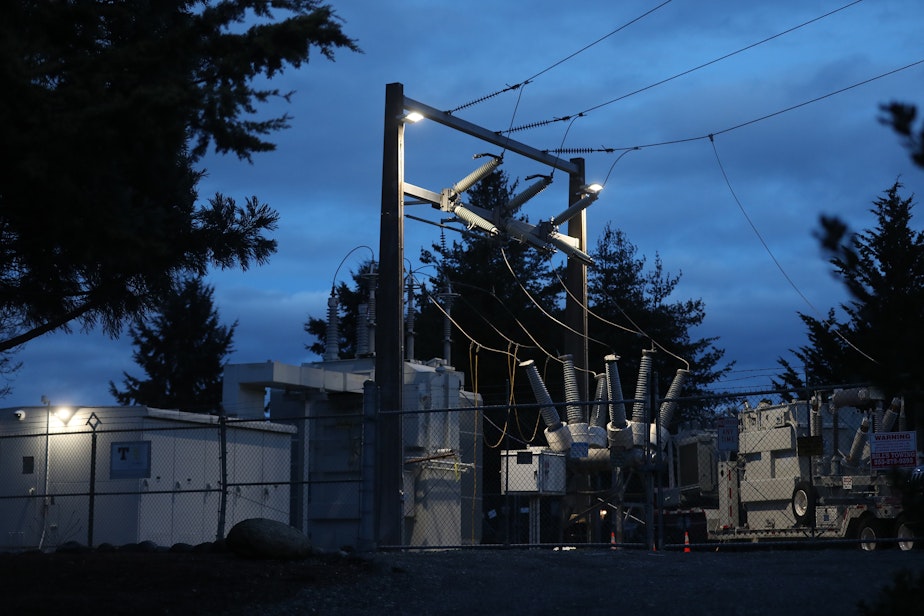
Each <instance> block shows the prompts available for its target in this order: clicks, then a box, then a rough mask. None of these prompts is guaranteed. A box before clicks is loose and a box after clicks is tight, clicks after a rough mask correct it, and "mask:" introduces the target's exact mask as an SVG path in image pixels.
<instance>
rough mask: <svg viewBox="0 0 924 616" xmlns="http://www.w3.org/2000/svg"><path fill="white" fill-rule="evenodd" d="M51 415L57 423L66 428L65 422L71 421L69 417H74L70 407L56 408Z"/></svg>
mask: <svg viewBox="0 0 924 616" xmlns="http://www.w3.org/2000/svg"><path fill="white" fill-rule="evenodd" d="M53 414H54V416H55V418H56V419H57V420H58V421H60V422H61V423H62V424H64V425H65V426H66V425H67V422H69V421H70V420H71V417H73V416H74V409H72V408H70V407H66V406H62V407H58V408H56V409H55V410H54V413H53Z"/></svg>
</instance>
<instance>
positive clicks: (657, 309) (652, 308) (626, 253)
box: [587, 224, 734, 420]
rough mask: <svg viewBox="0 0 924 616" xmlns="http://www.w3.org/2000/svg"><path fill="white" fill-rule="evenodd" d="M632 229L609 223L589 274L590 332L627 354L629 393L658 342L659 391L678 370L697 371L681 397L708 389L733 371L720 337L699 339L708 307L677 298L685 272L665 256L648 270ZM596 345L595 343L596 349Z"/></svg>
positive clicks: (624, 367) (696, 411)
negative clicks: (672, 269)
mask: <svg viewBox="0 0 924 616" xmlns="http://www.w3.org/2000/svg"><path fill="white" fill-rule="evenodd" d="M637 252H638V249H637V247H636V246H635V245H633V244H632V243H631V242H630V241H629V240H628V238H627V237H626V235H625V233H623V232H622V231H621V230H618V229H614V228H613V226H612V225H611V224H607V225H606V226H605V227H604V229H603V232H602V233H601V235H600V237H599V239H598V240H597V244H596V248H595V250H594V251H593V253H592V256H593V258H594V262H595V265H594V267H592V268H590V269H589V271H588V276H587V294H588V302H589V304H590V315H591V316H590V317H589V320H588V330H589V336H590V338H591V340H592V342H593V343H594V346H595V348H596V349H598V351H599V355H600V356H601V357H602V356H603V355H605V354H607V353H615V354H616V355H619V356H620V361H619V370H620V376H621V382H622V385H623V392H622V395H623V397H624V398H625V399H631V398H634V397H635V388H634V383H635V381H636V379H637V375H638V369H639V364H640V361H641V355H642V350H643V349H651V348H654V349H655V350H656V351H657V353H656V354H655V356H654V358H653V363H652V370H653V371H654V372H657V374H658V377H659V382H658V383H657V392H658V394H659V395H664V394H666V393H667V390H668V388H669V386H670V383H671V381H672V380H673V378H674V374H675V372H676V370H677V369H678V368H684V369H687V368H688V369H689V370H690V375H689V378H688V380H687V383H686V385H685V387H684V390H683V391H682V392H681V395H684V396H693V395H696V394H702V393H706V386H707V385H709V384H711V383H714V382H716V381H718V380H719V379H720V378H721V377H722V376H723V375H724V374H726V373H727V372H728V371H729V370H731V368H732V366H733V365H734V364H733V363H729V364H726V365H724V366H722V365H720V363H721V361H722V358H723V357H724V355H725V351H724V350H723V349H719V348H717V347H716V346H715V342H716V340H717V338H694V337H693V335H692V330H693V329H694V328H696V327H697V326H699V325H700V324H702V322H703V319H704V318H705V316H706V307H705V304H704V303H703V301H702V300H701V299H697V300H673V301H672V300H671V297H672V296H673V295H674V292H675V290H676V288H677V285H678V284H679V282H680V278H681V276H680V274H677V275H671V274H669V273H667V272H665V271H664V266H663V264H662V262H661V259H660V257H659V256H657V255H656V256H655V261H654V266H653V268H652V269H651V270H650V271H647V272H646V269H645V265H646V260H645V258H644V257H638V256H637ZM592 348H593V347H592ZM710 408H711V406H710V405H708V404H707V405H700V406H698V407H697V408H692V407H689V406H688V405H687V406H682V407H681V408H680V412H679V413H678V415H676V416H675V419H676V420H685V419H696V418H700V417H703V416H705V415H707V414H708V412H709V410H710Z"/></svg>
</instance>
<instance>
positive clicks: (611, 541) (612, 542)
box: [610, 532, 619, 550]
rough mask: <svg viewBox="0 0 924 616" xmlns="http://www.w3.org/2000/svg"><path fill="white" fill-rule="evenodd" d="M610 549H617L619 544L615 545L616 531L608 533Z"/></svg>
mask: <svg viewBox="0 0 924 616" xmlns="http://www.w3.org/2000/svg"><path fill="white" fill-rule="evenodd" d="M610 549H611V550H618V549H619V546H617V545H616V533H614V532H611V533H610Z"/></svg>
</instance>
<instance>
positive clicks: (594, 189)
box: [578, 182, 603, 195]
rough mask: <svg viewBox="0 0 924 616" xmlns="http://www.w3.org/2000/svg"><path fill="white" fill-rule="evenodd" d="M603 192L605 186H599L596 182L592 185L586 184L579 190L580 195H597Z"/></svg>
mask: <svg viewBox="0 0 924 616" xmlns="http://www.w3.org/2000/svg"><path fill="white" fill-rule="evenodd" d="M601 190H603V184H597V183H596V182H594V183H592V184H584V185H583V186H581V187H580V188H579V189H578V193H579V194H585V195H586V194H596V193H598V192H600V191H601Z"/></svg>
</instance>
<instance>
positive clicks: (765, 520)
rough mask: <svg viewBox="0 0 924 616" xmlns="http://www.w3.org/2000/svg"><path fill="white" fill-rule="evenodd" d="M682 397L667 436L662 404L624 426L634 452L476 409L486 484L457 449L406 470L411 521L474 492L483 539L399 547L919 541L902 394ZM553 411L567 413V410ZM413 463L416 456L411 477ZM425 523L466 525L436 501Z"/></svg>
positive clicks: (911, 441)
mask: <svg viewBox="0 0 924 616" xmlns="http://www.w3.org/2000/svg"><path fill="white" fill-rule="evenodd" d="M626 402H627V403H630V402H634V401H626ZM663 404H664V400H657V401H656V406H655V408H663V407H662V405H663ZM677 405H678V408H677V410H676V414H675V417H678V418H680V420H679V421H676V422H675V423H674V424H673V425H671V426H670V430H666V429H665V427H664V426H661V425H659V421H658V420H659V414H658V413H654V414H653V415H654V419H655V420H654V422H653V424H643V425H637V424H636V422H634V421H632V420H629V421H628V429H629V430H631V432H632V437H633V440H632V441H631V443H629V446H628V447H626V446H624V445H625V443H624V442H623V446H614V443H613V441H612V440H611V441H610V442H608V443H605V446H603V447H600V446H599V444H600V443H599V441H597V442H596V443H594V439H593V437H592V434H591V436H590V438H586V436H587V434H586V430H587V427H586V426H584V427H580V428H579V429H578V431H576V432H575V433H574V434H575V435H576V436H574V438H573V442H571V443H570V446H569V447H567V448H561V449H560V450H557V451H556V450H555V447H550V446H549V443H550V441H551V442H552V443H554V442H555V439H549V438H548V434H549V427H548V426H543V417H542V416H541V411H540V410H538V406H537V405H523V406H519V407H502V408H496V407H495V408H487V407H486V408H484V409H480V410H478V411H477V412H479V413H480V416H481V425H482V430H483V432H482V438H481V439H480V442H481V448H482V452H481V455H480V457H481V460H482V468H481V476H482V477H481V480H480V481H479V482H470V483H468V484H463V483H462V482H461V481H460V478H461V476H462V475H461V473H460V467H459V465H458V463H457V462H456V461H455V460H456V459H455V457H454V456H455V455H456V452H447V453H446V454H445V455H446V460H447V461H448V462H447V464H445V465H443V466H442V467H441V468H442V470H443V471H444V472H443V473H442V475H440V474H432V475H429V476H427V478H426V479H425V480H424V479H422V478H421V476H420V475H419V474H411V475H410V477H409V479H408V483H407V486H406V490H405V492H406V494H407V493H413V494H414V496H415V498H414V507H415V508H416V509H407V508H406V510H405V515H406V516H407V517H412V516H413V513H412V512H413V511H414V510H419V509H426V508H427V507H428V502H427V497H428V495H430V494H453V495H454V498H458V497H459V496H460V495H461V496H463V497H464V496H465V491H466V490H472V492H471V499H472V502H475V501H476V500H478V499H480V500H481V502H482V503H483V506H482V509H481V513H482V519H481V534H480V537H477V536H475V535H473V536H472V537H471V539H470V540H469V541H467V542H458V543H457V542H454V541H453V539H455V538H456V537H457V535H453V534H451V533H448V532H446V533H443V534H441V532H442V531H440V532H436V531H433V532H432V533H431V534H428V533H427V532H422V529H421V528H420V527H419V526H418V527H417V528H416V534H408V533H406V534H405V535H404V538H405V545H404V547H421V546H431V545H438V546H443V547H455V546H456V545H471V544H474V543H480V544H497V545H515V546H530V545H545V546H569V545H599V546H605V545H607V544H608V545H610V546H611V547H620V548H622V547H626V548H631V547H636V548H647V549H690V548H691V546H697V547H698V548H701V547H702V546H705V545H709V546H710V548H712V549H715V548H718V547H721V546H725V547H741V546H745V545H747V546H756V545H760V546H772V545H780V544H789V543H798V544H805V543H806V542H817V543H823V542H828V543H832V542H833V543H850V544H854V545H858V546H859V547H861V548H863V549H867V550H871V549H882V548H887V547H893V546H896V545H897V546H899V547H900V548H902V549H911V548H912V547H914V546H915V545H918V546H920V544H921V541H920V538H921V535H922V534H924V533H922V526H921V523H922V520H924V518H922V510H924V508H922V506H921V505H922V500H924V477H922V476H920V472H919V473H918V475H917V476H915V474H914V473H913V471H912V468H914V467H915V466H916V464H917V463H918V459H917V455H918V454H917V453H916V449H917V447H916V445H915V441H916V433H915V432H913V431H909V430H908V427H907V423H906V419H907V412H906V410H905V409H904V408H902V402H901V401H900V400H880V399H877V398H876V394H875V392H874V391H873V390H868V389H864V388H855V389H844V390H840V391H839V392H838V393H834V392H833V390H828V391H819V392H816V393H813V394H812V395H811V396H809V399H808V400H801V401H793V402H790V401H788V400H785V399H784V398H783V397H782V396H781V394H780V393H779V392H751V393H747V394H734V395H728V394H726V395H722V396H711V397H703V398H695V399H694V398H690V399H678V400H677ZM555 406H556V407H559V409H560V414H561V416H564V414H565V412H566V409H565V407H566V405H565V404H556V405H555ZM704 409H705V410H706V412H704ZM456 412H458V413H460V414H464V413H466V412H471V411H465V410H459V411H456ZM591 414H592V413H588V415H591ZM649 416H651V415H649ZM406 417H409V416H406ZM684 417H698V418H700V419H699V421H695V422H687V421H683V420H682V419H683V418H684ZM590 432H591V433H592V432H593V430H592V429H591V430H590ZM556 438H557V437H556ZM476 457H477V456H476ZM421 459H422V458H421ZM417 462H418V460H406V465H405V473H406V477H408V475H409V474H408V469H409V467H413V465H414V464H415V463H417ZM476 474H477V473H476ZM479 486H480V488H481V489H480V491H479V490H478V487H479ZM418 522H419V520H418ZM429 523H430V524H433V525H434V526H435V527H438V528H440V529H447V528H455V527H457V526H458V521H457V518H456V517H455V516H449V515H447V516H445V517H440V516H439V515H438V513H437V512H436V511H435V510H434V515H433V516H432V518H430V522H429ZM471 528H472V529H475V528H477V524H475V523H473V524H472V526H471ZM420 537H431V538H432V539H431V540H427V541H419V540H418V539H419V538H420Z"/></svg>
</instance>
